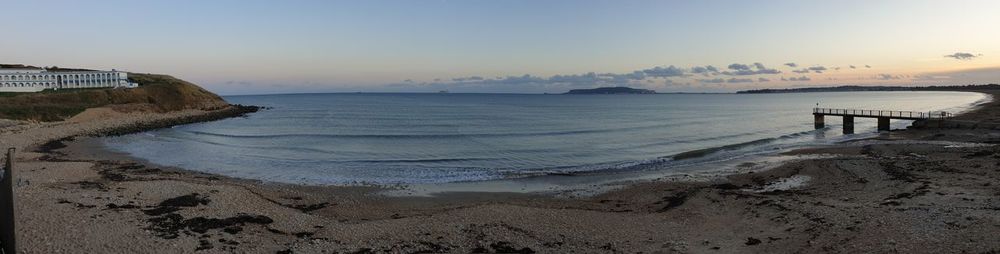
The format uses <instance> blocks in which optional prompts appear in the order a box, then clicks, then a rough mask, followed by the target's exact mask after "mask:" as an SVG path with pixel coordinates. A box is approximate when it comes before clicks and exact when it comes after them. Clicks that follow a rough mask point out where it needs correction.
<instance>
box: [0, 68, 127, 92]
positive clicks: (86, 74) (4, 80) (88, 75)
mask: <svg viewBox="0 0 1000 254" xmlns="http://www.w3.org/2000/svg"><path fill="white" fill-rule="evenodd" d="M136 86H138V84H136V83H132V82H129V81H128V73H126V72H122V71H116V70H112V71H47V70H44V69H6V68H0V92H39V91H42V90H45V89H66V88H99V87H115V88H117V87H124V88H133V87H136Z"/></svg>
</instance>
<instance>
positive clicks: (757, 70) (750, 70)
mask: <svg viewBox="0 0 1000 254" xmlns="http://www.w3.org/2000/svg"><path fill="white" fill-rule="evenodd" d="M727 68H729V70H730V71H724V72H722V74H725V75H737V76H745V75H759V74H779V73H781V71H779V70H777V69H771V68H767V66H764V64H762V63H753V64H739V63H734V64H730V65H729V66H728V67H727Z"/></svg>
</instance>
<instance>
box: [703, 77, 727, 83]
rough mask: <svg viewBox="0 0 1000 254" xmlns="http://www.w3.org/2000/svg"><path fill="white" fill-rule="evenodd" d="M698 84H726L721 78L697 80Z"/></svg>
mask: <svg viewBox="0 0 1000 254" xmlns="http://www.w3.org/2000/svg"><path fill="white" fill-rule="evenodd" d="M698 82H701V83H712V84H718V83H725V82H726V80H725V79H722V78H714V79H698Z"/></svg>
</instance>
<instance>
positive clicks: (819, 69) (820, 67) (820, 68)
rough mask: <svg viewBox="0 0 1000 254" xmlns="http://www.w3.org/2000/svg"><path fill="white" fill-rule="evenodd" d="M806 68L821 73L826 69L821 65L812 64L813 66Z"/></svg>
mask: <svg viewBox="0 0 1000 254" xmlns="http://www.w3.org/2000/svg"><path fill="white" fill-rule="evenodd" d="M808 70H810V71H813V72H816V73H823V71H826V67H823V66H813V67H809V68H808Z"/></svg>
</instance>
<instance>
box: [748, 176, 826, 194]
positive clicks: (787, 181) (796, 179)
mask: <svg viewBox="0 0 1000 254" xmlns="http://www.w3.org/2000/svg"><path fill="white" fill-rule="evenodd" d="M809 180H812V177H810V176H807V175H793V176H790V177H786V178H781V179H778V180H775V181H772V182H770V183H768V184H767V185H764V186H761V187H760V188H755V189H750V190H748V191H750V192H755V193H767V192H775V191H787V190H791V189H794V188H798V187H802V186H805V185H806V183H808V182H809Z"/></svg>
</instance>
